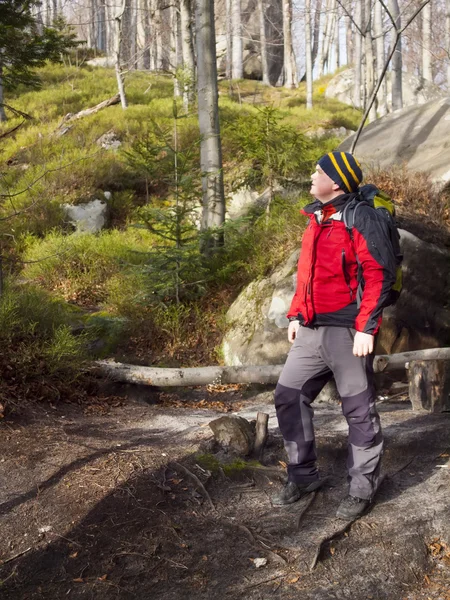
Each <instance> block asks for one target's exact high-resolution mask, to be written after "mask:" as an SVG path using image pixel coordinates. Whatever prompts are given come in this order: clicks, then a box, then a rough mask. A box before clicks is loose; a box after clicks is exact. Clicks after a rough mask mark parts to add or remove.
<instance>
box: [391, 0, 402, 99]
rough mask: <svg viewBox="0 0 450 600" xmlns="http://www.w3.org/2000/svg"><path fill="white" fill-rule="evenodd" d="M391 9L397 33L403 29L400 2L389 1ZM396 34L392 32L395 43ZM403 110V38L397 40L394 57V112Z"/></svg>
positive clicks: (396, 0) (395, 0)
mask: <svg viewBox="0 0 450 600" xmlns="http://www.w3.org/2000/svg"><path fill="white" fill-rule="evenodd" d="M389 9H390V12H391V15H392V18H393V19H394V22H395V25H396V27H397V31H400V29H401V26H402V24H401V16H400V10H399V7H398V0H389ZM396 37H397V36H396V32H395V31H394V30H393V31H392V39H393V42H392V43H395V39H396ZM400 108H403V92H402V38H401V36H400V37H399V38H398V40H397V44H396V46H395V52H394V55H393V56H392V110H398V109H400Z"/></svg>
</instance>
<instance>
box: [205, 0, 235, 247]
mask: <svg viewBox="0 0 450 600" xmlns="http://www.w3.org/2000/svg"><path fill="white" fill-rule="evenodd" d="M195 26H196V45H197V93H198V120H199V127H200V135H201V143H200V163H201V170H202V192H203V210H202V221H201V228H202V230H203V231H205V232H206V231H208V230H209V229H212V228H217V227H220V226H221V225H223V223H224V221H225V196H224V189H223V171H222V148H221V143H220V125H219V106H218V88H217V61H216V35H215V29H214V2H213V0H197V3H196V11H195ZM233 41H234V40H233ZM222 244H223V234H222V235H221V234H219V233H214V234H213V235H212V236H210V237H209V238H208V241H207V242H206V243H205V245H204V247H203V251H204V252H206V253H208V252H210V251H211V250H212V249H213V248H214V247H215V246H219V245H222Z"/></svg>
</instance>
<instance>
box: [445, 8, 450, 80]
mask: <svg viewBox="0 0 450 600" xmlns="http://www.w3.org/2000/svg"><path fill="white" fill-rule="evenodd" d="M445 48H446V51H447V91H449V90H450V0H446V2H445Z"/></svg>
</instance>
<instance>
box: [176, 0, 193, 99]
mask: <svg viewBox="0 0 450 600" xmlns="http://www.w3.org/2000/svg"><path fill="white" fill-rule="evenodd" d="M180 25H181V51H182V57H183V102H184V106H185V108H186V110H187V109H188V107H189V104H191V103H192V102H193V100H194V85H195V57H194V44H193V39H192V11H191V2H190V0H180Z"/></svg>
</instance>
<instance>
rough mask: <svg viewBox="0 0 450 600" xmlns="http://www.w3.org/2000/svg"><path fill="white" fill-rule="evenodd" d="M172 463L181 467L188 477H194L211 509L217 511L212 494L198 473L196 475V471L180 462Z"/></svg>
mask: <svg viewBox="0 0 450 600" xmlns="http://www.w3.org/2000/svg"><path fill="white" fill-rule="evenodd" d="M172 464H173V465H174V467H175V468H176V469H179V470H180V471H182V472H183V473H184V474H185V475H187V476H188V477H190V478H191V479H192V481H193V482H194V483H195V485H196V486H197V487H198V488H199V489H200V490H201V492H202V494H203V495H204V497H205V499H206V500H207V501H208V504H209V505H210V507H211V509H212V510H213V511H216V507H215V506H214V504H213V501H212V500H211V496H210V495H209V494H208V492H207V491H206V489H205V486H204V485H203V483H202V482H201V481H200V479H199V478H198V477H197V475H194V473H192V472H191V471H189V469H187V468H186V467H185V466H183V465H180V463H177V462H174V463H172Z"/></svg>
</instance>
